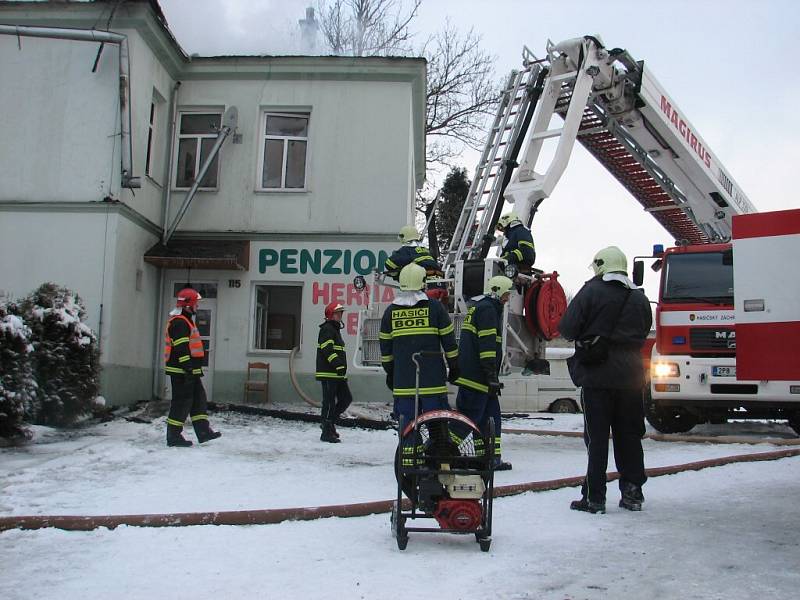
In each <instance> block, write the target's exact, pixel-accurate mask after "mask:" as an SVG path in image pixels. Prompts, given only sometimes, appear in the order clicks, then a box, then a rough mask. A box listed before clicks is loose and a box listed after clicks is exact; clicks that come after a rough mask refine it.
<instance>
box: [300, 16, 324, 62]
mask: <svg viewBox="0 0 800 600" xmlns="http://www.w3.org/2000/svg"><path fill="white" fill-rule="evenodd" d="M298 23H299V24H300V39H301V42H300V43H301V46H302V47H301V51H302V52H303V54H307V55H314V54H316V53H317V32H318V31H319V23H318V22H317V20H316V19H315V18H314V7H313V6H309V7H308V8H306V18H305V19H300V20H299V21H298Z"/></svg>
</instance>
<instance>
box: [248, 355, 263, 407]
mask: <svg viewBox="0 0 800 600" xmlns="http://www.w3.org/2000/svg"><path fill="white" fill-rule="evenodd" d="M254 371H255V372H254ZM257 371H266V373H265V374H262V375H265V376H262V377H260V378H258V377H256V376H258V375H259V373H257ZM262 391H263V392H264V402H269V363H263V362H251V363H247V378H246V379H245V380H244V400H245V402H247V395H248V394H249V393H250V392H262Z"/></svg>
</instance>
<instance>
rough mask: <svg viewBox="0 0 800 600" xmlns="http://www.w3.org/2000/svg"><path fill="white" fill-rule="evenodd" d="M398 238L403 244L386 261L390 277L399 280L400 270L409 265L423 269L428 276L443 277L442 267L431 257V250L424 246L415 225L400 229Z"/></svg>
mask: <svg viewBox="0 0 800 600" xmlns="http://www.w3.org/2000/svg"><path fill="white" fill-rule="evenodd" d="M397 238H398V239H399V240H400V241H401V242H402V243H403V245H402V246H400V248H399V249H397V250H396V251H395V252H393V253H392V255H391V256H390V257H389V258H387V259H386V272H387V274H388V275H389V277H392V278H393V279H397V278H398V277H399V276H400V270H401V269H402V268H403V267H405V266H406V265H407V264H410V263H414V264H417V265H420V266H421V267H423V268H424V269H425V271H426V273H427V274H428V275H435V276H437V277H441V276H442V265H440V264H439V263H438V262H436V259H434V258H433V256H431V253H430V250H428V249H427V248H426V247H425V246H423V245H422V235H421V234H420V232H419V231H417V228H416V227H414V226H413V225H405V226H403V227H402V228H400V233H398V234H397Z"/></svg>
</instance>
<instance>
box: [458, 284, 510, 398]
mask: <svg viewBox="0 0 800 600" xmlns="http://www.w3.org/2000/svg"><path fill="white" fill-rule="evenodd" d="M472 300H473V301H474V302H475V303H474V304H473V305H472V306H470V307H469V308H468V309H467V316H466V317H465V318H464V324H463V325H462V326H461V337H460V338H459V342H458V368H459V371H460V377H459V378H458V379H457V380H456V385H459V386H462V387H465V388H469V389H471V390H475V391H476V392H483V393H484V394H486V393H488V392H489V385H488V380H487V378H486V373H487V372H492V371H494V373H495V374H497V373H499V371H500V363H501V362H502V360H503V331H502V327H503V305H502V303H501V302H500V301H499V300H496V299H494V298H489V297H488V296H476V297H475V298H473V299H472Z"/></svg>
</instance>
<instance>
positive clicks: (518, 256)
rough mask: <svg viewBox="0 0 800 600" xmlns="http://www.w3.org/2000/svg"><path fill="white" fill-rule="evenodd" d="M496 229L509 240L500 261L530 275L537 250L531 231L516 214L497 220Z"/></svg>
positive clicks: (509, 214)
mask: <svg viewBox="0 0 800 600" xmlns="http://www.w3.org/2000/svg"><path fill="white" fill-rule="evenodd" d="M496 228H497V231H499V232H501V233H502V234H503V235H504V236H505V238H506V240H507V241H506V243H505V245H504V246H503V250H502V253H501V254H500V259H501V260H504V261H506V263H508V264H512V265H515V266H516V267H517V269H519V271H520V272H521V273H530V272H531V267H532V266H533V263H534V262H536V248H535V247H534V245H533V236H532V235H531V230H530V229H528V228H527V227H525V225H523V224H522V221H521V220H520V218H519V217H518V216H517V214H516V213H514V212H510V213H508V214H506V215H502V216H501V217H500V218H499V219H498V220H497V226H496Z"/></svg>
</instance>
